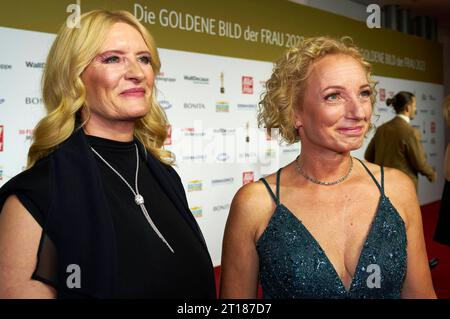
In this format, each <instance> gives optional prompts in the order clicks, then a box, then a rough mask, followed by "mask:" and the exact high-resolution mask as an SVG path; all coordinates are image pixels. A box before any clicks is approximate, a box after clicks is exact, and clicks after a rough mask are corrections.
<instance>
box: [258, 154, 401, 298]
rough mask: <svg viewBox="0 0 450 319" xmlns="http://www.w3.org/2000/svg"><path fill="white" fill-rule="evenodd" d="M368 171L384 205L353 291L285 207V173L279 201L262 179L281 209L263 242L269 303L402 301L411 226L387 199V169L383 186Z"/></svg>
mask: <svg viewBox="0 0 450 319" xmlns="http://www.w3.org/2000/svg"><path fill="white" fill-rule="evenodd" d="M361 163H362V162H361ZM362 165H363V166H364V168H365V169H366V171H367V172H368V173H369V175H370V176H371V177H372V179H373V181H374V182H375V184H376V185H377V187H378V189H379V190H380V199H379V203H378V207H377V211H376V213H375V216H374V219H373V221H372V225H371V227H370V230H369V233H368V235H367V238H366V241H365V243H364V245H363V248H362V251H361V253H360V257H359V261H358V264H357V267H356V269H355V273H354V276H353V280H352V282H351V285H350V287H349V289H348V291H347V289H346V288H345V286H344V284H343V282H342V280H341V279H340V278H339V276H338V274H337V272H336V270H335V269H334V267H333V265H332V264H331V262H330V261H329V259H328V257H327V256H326V254H325V252H324V251H323V249H322V248H321V247H320V245H319V243H318V242H317V241H316V240H315V238H314V237H313V236H312V234H311V233H310V232H309V231H308V229H307V228H306V227H305V226H304V225H303V224H302V222H301V220H299V219H298V218H297V217H296V216H294V214H293V213H292V212H291V211H289V209H287V208H286V207H285V206H284V205H283V204H281V203H280V196H279V181H280V172H281V169H280V170H279V171H278V172H277V185H276V195H275V194H274V193H273V192H272V190H271V189H270V187H269V185H268V183H267V181H266V180H265V179H263V178H262V179H261V180H262V181H263V183H264V184H265V186H266V187H267V189H268V191H269V193H270V195H271V196H272V198H273V200H274V201H275V203H276V208H275V212H274V214H273V216H272V218H271V219H270V221H269V224H268V226H267V228H266V229H265V231H264V232H263V234H262V235H261V237H260V238H259V240H258V242H257V251H258V255H259V267H260V282H261V285H262V290H263V298H308V299H316V298H336V299H341V298H342V299H344V298H356V299H366V298H375V299H382V298H400V294H401V290H402V285H403V280H404V277H405V273H406V261H407V254H406V245H407V242H406V229H405V225H404V222H403V220H402V218H401V217H400V215H399V213H398V212H397V210H396V209H395V207H394V206H393V205H392V204H391V202H390V201H389V198H387V197H386V195H385V194H384V185H383V179H384V171H383V167H381V185H380V184H379V183H378V182H377V180H376V179H375V177H374V176H373V175H372V173H371V172H370V171H369V170H368V169H367V167H366V166H365V165H364V163H362ZM375 276H378V277H377V278H376V277H375Z"/></svg>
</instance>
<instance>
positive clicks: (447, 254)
mask: <svg viewBox="0 0 450 319" xmlns="http://www.w3.org/2000/svg"><path fill="white" fill-rule="evenodd" d="M439 207H440V202H435V203H432V204H429V205H425V206H422V207H421V210H422V219H423V229H424V233H425V242H426V245H427V253H428V258H429V259H431V258H437V259H439V263H438V265H437V266H436V267H435V268H434V269H433V270H431V275H432V277H433V285H434V290H435V291H436V294H437V296H438V298H439V299H450V247H449V246H447V245H442V244H438V243H436V242H434V241H433V235H434V230H435V228H436V223H437V218H438V213H439ZM449 231H450V229H449Z"/></svg>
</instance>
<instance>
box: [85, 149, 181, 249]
mask: <svg viewBox="0 0 450 319" xmlns="http://www.w3.org/2000/svg"><path fill="white" fill-rule="evenodd" d="M134 147H135V149H136V175H135V179H134V185H135V186H136V191H135V190H134V189H133V188H132V187H131V186H130V184H128V182H127V181H126V180H125V178H123V177H122V175H120V173H119V172H118V171H116V170H115V169H114V167H112V166H111V165H110V164H109V163H108V162H107V161H106V160H105V159H104V158H103V157H102V156H101V155H100V154H99V153H97V151H96V150H94V149H93V148H92V147H91V150H92V151H93V152H94V153H95V154H96V155H97V156H98V157H99V158H100V159H101V160H102V161H103V162H104V163H105V164H106V165H107V166H108V167H109V168H110V169H111V170H112V171H113V172H114V173H116V174H117V176H119V177H120V179H122V181H123V182H124V183H125V184H126V185H127V186H128V188H129V189H130V190H131V192H132V193H133V195H134V202H135V203H136V205H138V206H139V207H140V208H141V210H142V213H143V214H144V216H145V219H147V221H148V223H149V224H150V226H151V227H152V229H153V231H154V232H155V233H156V234H157V235H158V237H159V238H160V239H161V240H162V242H163V243H164V244H166V246H167V247H168V248H169V250H170V251H171V252H172V253H175V252H174V250H173V249H172V247H170V245H169V243H168V242H167V240H166V239H165V238H164V236H163V235H162V234H161V232H160V231H159V230H158V228H157V227H156V225H155V223H154V222H153V220H152V219H151V218H150V215H149V214H148V212H147V209H146V208H145V206H144V197H142V195H141V194H139V189H138V183H137V179H138V173H139V153H138V149H137V146H136V144H134Z"/></svg>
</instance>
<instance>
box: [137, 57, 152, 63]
mask: <svg viewBox="0 0 450 319" xmlns="http://www.w3.org/2000/svg"><path fill="white" fill-rule="evenodd" d="M139 61H141V62H142V63H144V64H150V63H151V62H152V59H151V58H150V57H149V56H146V55H145V56H141V57H139Z"/></svg>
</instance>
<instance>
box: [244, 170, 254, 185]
mask: <svg viewBox="0 0 450 319" xmlns="http://www.w3.org/2000/svg"><path fill="white" fill-rule="evenodd" d="M254 180H255V176H254V174H253V172H243V173H242V185H245V184H248V183H252V182H253V181H254Z"/></svg>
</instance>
